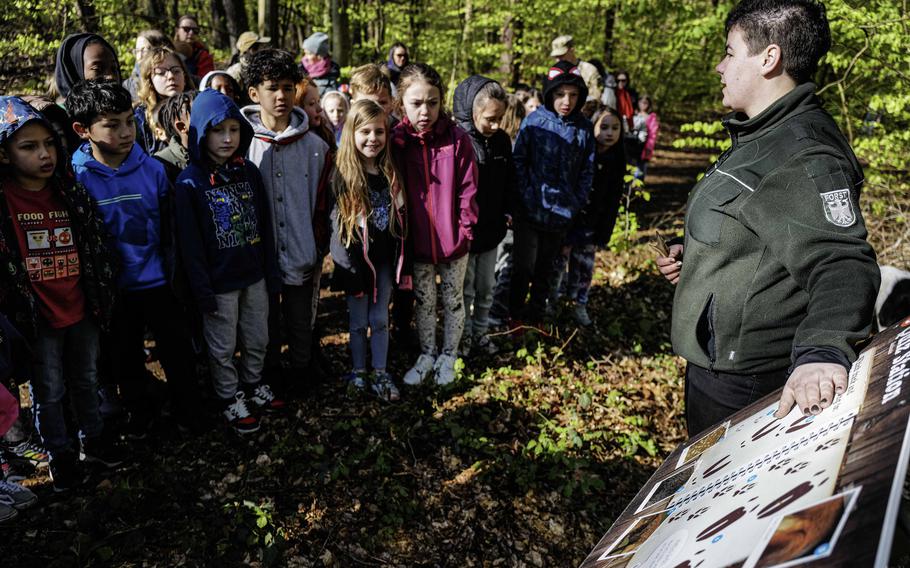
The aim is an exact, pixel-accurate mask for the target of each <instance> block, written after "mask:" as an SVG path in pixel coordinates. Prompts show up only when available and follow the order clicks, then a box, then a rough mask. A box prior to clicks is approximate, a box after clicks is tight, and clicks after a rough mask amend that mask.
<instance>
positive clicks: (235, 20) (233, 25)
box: [223, 0, 250, 51]
mask: <svg viewBox="0 0 910 568" xmlns="http://www.w3.org/2000/svg"><path fill="white" fill-rule="evenodd" d="M223 2H224V15H225V22H226V23H227V33H228V36H229V37H230V43H231V51H233V50H234V49H236V46H237V38H238V37H240V34H242V33H243V32H245V31H247V30H248V29H250V23H249V21H248V20H247V17H246V9H245V8H244V6H243V0H223Z"/></svg>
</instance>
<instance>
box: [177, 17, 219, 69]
mask: <svg viewBox="0 0 910 568" xmlns="http://www.w3.org/2000/svg"><path fill="white" fill-rule="evenodd" d="M199 32H200V28H199V22H198V21H197V20H196V16H192V15H189V14H185V15H183V16H180V18H179V19H178V20H177V29H176V30H174V43H175V44H176V43H178V42H181V43H185V44H188V45H189V46H190V47H191V48H192V52H191V53H190V55H189V56H187V58H186V61H185V63H186V66H187V68H188V69H189V71H190V75H192V76H194V77H205V75H206V74H207V73H209V72H210V71H214V70H215V61H214V60H213V59H212V54H211V53H209V50H208V49H206V47H205V45H204V44H203V43H202V42H201V41H200V40H199Z"/></svg>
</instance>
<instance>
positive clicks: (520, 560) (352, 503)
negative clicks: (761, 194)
mask: <svg viewBox="0 0 910 568" xmlns="http://www.w3.org/2000/svg"><path fill="white" fill-rule="evenodd" d="M709 157H710V154H708V153H703V152H693V151H682V150H676V149H672V148H670V147H662V148H660V149H659V151H658V153H657V158H656V160H655V161H654V162H653V164H652V168H651V170H650V172H649V177H648V183H647V187H646V189H647V191H649V192H650V201H647V202H646V201H644V200H643V199H640V198H639V199H638V200H637V201H636V202H635V203H634V204H633V206H632V208H631V209H632V211H633V212H634V213H635V214H636V222H637V224H638V231H637V232H636V234H635V238H634V239H633V240H632V241H631V242H630V243H628V245H627V246H624V247H621V248H620V249H618V250H616V251H609V250H608V251H602V252H599V253H598V255H597V265H596V272H595V276H594V286H593V288H592V290H591V299H590V304H589V312H590V314H591V316H592V318H593V320H594V325H593V326H591V327H589V328H581V329H579V328H577V327H576V326H575V325H574V323H573V320H572V318H571V314H570V313H569V310H568V309H563V310H561V311H560V312H559V313H558V314H557V316H556V318H555V321H554V322H553V323H552V325H549V326H547V327H546V329H542V330H541V331H531V332H528V333H526V334H524V336H523V337H522V338H521V339H519V340H516V339H514V338H513V337H512V336H510V335H507V334H502V335H498V336H496V340H497V342H498V343H499V344H500V347H501V351H500V353H499V354H497V355H494V356H487V357H478V358H472V359H470V360H468V361H466V362H465V368H464V369H463V373H462V376H461V377H460V378H459V380H457V381H456V382H455V383H453V384H452V385H449V386H448V387H445V388H437V387H432V388H431V387H421V388H417V389H413V388H412V389H407V390H404V391H403V397H402V401H400V402H398V403H393V404H385V403H380V402H379V401H378V400H377V399H375V398H372V397H369V396H367V395H358V394H354V395H352V394H351V393H350V392H348V391H347V390H346V389H345V387H344V386H343V385H342V383H341V381H340V380H337V378H336V379H335V380H333V381H331V382H330V383H329V384H327V385H326V386H324V387H321V388H320V389H318V390H317V391H316V392H313V393H311V394H310V395H309V396H307V397H306V398H305V399H304V400H300V401H295V402H293V403H292V404H291V405H290V408H289V410H288V412H286V413H285V414H283V415H280V416H269V417H267V418H265V419H264V422H263V426H262V428H261V429H260V431H259V432H258V433H257V434H255V435H253V436H252V437H247V438H242V439H241V438H239V437H238V436H236V435H234V434H231V433H229V432H228V431H227V429H226V428H225V427H224V426H223V425H222V424H221V423H220V422H218V421H216V420H215V419H214V418H213V422H212V424H213V425H212V429H211V431H210V432H208V433H207V434H205V435H202V436H199V437H196V438H186V437H181V436H179V435H177V434H176V433H170V432H168V431H167V429H163V430H162V431H161V432H160V433H159V434H158V435H156V436H153V437H150V438H149V439H148V440H147V441H144V442H130V443H129V446H128V448H129V450H130V452H131V454H132V460H131V463H130V465H129V466H126V467H121V468H118V469H116V470H114V471H107V472H103V471H95V472H93V476H92V478H91V481H90V483H89V484H88V485H86V486H85V487H84V488H82V489H80V490H78V491H74V492H71V493H68V494H63V495H55V494H54V493H53V491H52V488H51V485H50V483H49V482H48V479H47V476H46V475H38V476H36V477H34V478H32V479H29V480H27V481H26V482H25V484H26V485H28V486H29V487H30V488H31V489H32V490H34V491H35V492H36V493H37V494H38V496H39V499H40V501H39V503H38V505H36V506H35V507H33V508H32V509H30V510H28V511H25V512H24V513H23V514H21V515H20V516H19V517H18V518H17V519H16V520H15V521H14V522H13V523H11V524H6V525H2V526H0V551H2V554H0V557H2V563H3V566H4V568H12V567H14V566H29V567H35V566H41V567H43V568H60V567H70V566H200V567H201V566H219V567H220V566H246V565H252V566H292V567H309V566H343V567H357V566H557V567H563V566H566V567H569V566H577V565H578V564H579V563H580V562H581V561H582V560H583V559H584V557H585V556H586V555H587V554H588V552H589V551H590V550H591V548H593V546H594V545H595V544H596V543H597V541H598V540H599V539H600V537H601V536H602V535H603V534H604V533H605V532H606V530H607V529H608V528H609V527H610V525H611V524H612V522H613V520H614V519H615V518H616V517H617V516H618V515H619V514H620V513H621V512H622V510H623V509H624V508H625V506H626V505H627V504H628V503H629V501H630V500H631V499H632V498H633V497H634V495H635V494H636V493H637V492H638V490H639V488H640V487H641V486H642V485H643V484H644V482H645V481H646V480H647V479H648V477H649V476H650V475H651V473H652V472H653V471H654V470H655V468H656V467H657V466H658V465H659V464H660V462H661V460H662V456H665V455H666V454H668V453H669V452H670V451H672V450H673V449H674V448H675V447H676V445H677V444H679V443H680V442H681V441H683V440H684V438H685V427H684V421H683V418H682V416H683V415H682V411H683V384H682V370H683V366H682V360H681V359H679V358H677V357H675V356H674V355H673V354H672V352H671V349H670V340H669V321H670V309H671V301H672V289H671V286H670V285H669V284H667V283H666V282H665V281H663V279H662V278H660V277H659V276H658V274H657V272H656V269H655V267H654V264H653V256H654V250H653V249H652V247H651V246H650V245H651V242H652V240H653V239H654V238H655V237H656V235H657V233H658V232H660V234H662V235H664V236H666V235H667V234H672V233H673V232H675V231H677V230H679V229H680V228H681V226H682V212H683V207H684V203H685V198H686V195H687V192H688V190H689V188H690V187H691V186H692V184H693V182H694V180H695V177H696V175H697V174H698V173H699V172H700V171H702V170H703V169H704V167H705V166H706V164H707V163H708V161H709ZM323 296H324V297H323V302H322V304H321V307H320V310H321V315H320V316H319V321H320V324H321V326H322V328H323V329H324V330H325V334H324V337H323V341H322V345H323V352H324V354H325V356H326V358H327V359H328V361H329V362H330V363H331V365H332V367H333V370H334V374H335V376H336V377H337V376H340V375H341V374H342V373H344V372H345V371H346V370H347V367H348V361H349V355H348V351H347V345H346V328H347V314H346V310H345V304H344V302H343V299H342V297H340V296H338V295H336V294H330V293H328V292H327V291H324V293H323ZM390 352H391V353H390V354H391V364H390V369H391V370H392V371H393V372H394V373H396V374H397V376H399V377H400V376H401V375H402V374H403V373H404V371H405V370H407V368H408V367H409V365H410V364H411V363H412V362H413V359H414V358H415V357H416V355H414V354H412V353H409V352H407V350H405V349H402V348H401V346H396V345H394V344H393V345H392V347H391V349H390Z"/></svg>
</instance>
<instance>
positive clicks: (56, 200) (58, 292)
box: [3, 182, 85, 329]
mask: <svg viewBox="0 0 910 568" xmlns="http://www.w3.org/2000/svg"><path fill="white" fill-rule="evenodd" d="M3 193H4V195H5V196H6V203H7V205H8V206H9V212H10V216H11V217H12V220H13V228H14V230H15V231H16V240H17V241H18V243H19V251H20V252H21V253H22V260H23V261H24V262H25V268H26V269H27V270H28V277H29V280H30V281H31V285H32V290H34V292H35V295H36V296H37V297H38V300H39V302H38V304H39V309H40V311H41V315H42V316H43V317H44V319H45V320H47V323H48V325H49V326H50V327H52V328H55V329H59V328H62V327H67V326H70V325H73V324H75V323H79V322H80V321H82V318H84V317H85V296H84V295H83V293H82V287H81V286H80V284H79V274H80V272H81V270H80V263H79V250H78V249H77V248H76V240H75V238H74V236H73V228H72V226H71V223H70V218H69V211H67V209H66V205H65V204H64V203H63V201H62V200H61V199H60V197H58V196H57V194H55V193H54V192H53V191H52V190H51V189H50V188H48V187H45V188H44V189H42V190H41V191H29V190H27V189H23V188H21V187H19V186H18V185H17V184H15V183H10V182H7V183H4V184H3Z"/></svg>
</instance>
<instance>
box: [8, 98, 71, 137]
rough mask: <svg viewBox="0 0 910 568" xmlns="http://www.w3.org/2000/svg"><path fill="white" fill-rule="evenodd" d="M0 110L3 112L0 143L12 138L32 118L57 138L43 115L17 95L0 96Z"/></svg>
mask: <svg viewBox="0 0 910 568" xmlns="http://www.w3.org/2000/svg"><path fill="white" fill-rule="evenodd" d="M0 112H2V113H3V118H2V119H0V144H3V143H4V142H6V141H7V140H9V139H10V138H12V137H13V135H14V134H16V132H18V131H19V129H20V128H22V127H23V126H25V125H26V124H28V123H30V122H32V121H33V120H37V121H40V122H41V124H43V125H44V126H46V127H47V128H48V129H49V130H50V131H51V133H52V134H53V135H54V138H55V139H56V138H57V134H56V131H55V130H54V129H53V127H52V126H51V124H50V122H48V121H47V119H46V118H44V115H43V114H41V113H40V112H38V111H37V110H35V108H34V107H33V106H32V105H30V104H28V103H27V102H25V101H24V100H22V99H20V98H19V97H0Z"/></svg>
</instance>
